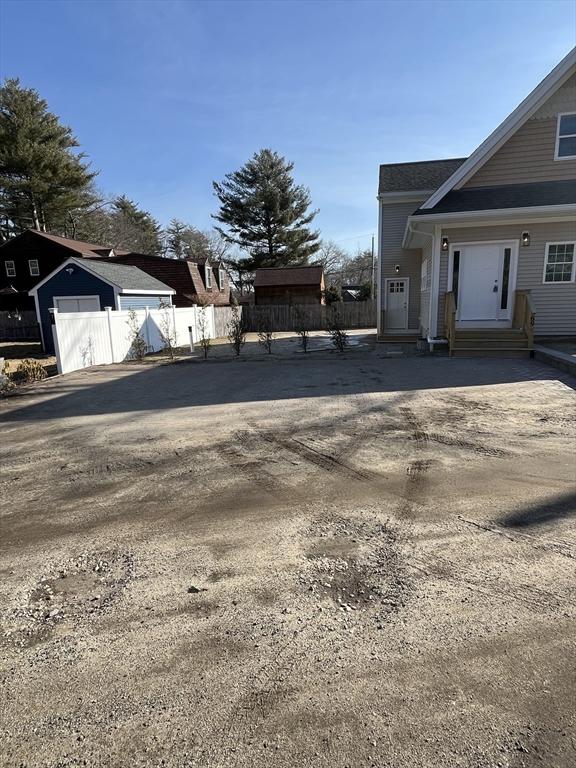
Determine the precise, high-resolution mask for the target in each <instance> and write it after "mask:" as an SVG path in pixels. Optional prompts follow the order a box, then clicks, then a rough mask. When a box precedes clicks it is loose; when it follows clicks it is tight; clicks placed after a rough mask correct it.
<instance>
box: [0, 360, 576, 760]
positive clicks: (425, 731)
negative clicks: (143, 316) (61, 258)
mask: <svg viewBox="0 0 576 768" xmlns="http://www.w3.org/2000/svg"><path fill="white" fill-rule="evenodd" d="M571 385H572V386H574V381H573V380H570V379H569V378H568V377H563V376H562V375H561V374H559V372H558V371H555V370H553V369H551V368H548V367H546V366H543V365H540V364H537V363H535V362H534V361H528V360H527V361H522V360H479V359H474V360H461V359H447V358H444V359H442V358H440V359H439V358H424V357H422V358H420V357H411V358H400V359H391V358H387V357H386V356H385V352H383V351H382V348H381V347H375V348H373V347H371V348H369V349H366V348H364V347H362V346H360V347H359V348H358V349H357V350H355V351H351V352H350V353H347V354H345V355H344V356H337V355H328V354H324V355H323V356H322V355H320V354H318V355H311V356H309V357H303V356H299V357H296V356H294V357H292V358H281V357H278V358H274V357H272V359H261V360H260V359H254V360H247V361H245V362H237V361H228V362H227V361H221V362H219V363H218V364H216V365H210V364H203V363H202V362H181V363H177V364H173V365H160V364H150V363H148V364H144V365H138V364H131V365H118V366H114V367H106V368H95V369H91V370H89V371H82V372H78V373H75V374H70V375H68V376H64V377H57V378H55V379H52V380H50V381H46V382H42V383H41V384H39V385H36V386H34V387H31V388H25V389H22V390H21V391H19V393H18V395H17V396H15V397H10V398H8V399H6V400H5V401H2V402H0V425H1V426H0V429H1V434H2V441H1V443H0V460H1V465H0V466H1V469H0V472H1V478H0V512H1V515H2V516H1V518H0V520H1V530H0V537H1V541H2V551H1V555H0V573H1V576H2V578H1V581H0V625H1V630H2V633H1V638H2V639H1V641H0V656H1V660H2V664H1V671H0V691H1V696H2V702H1V712H2V714H1V716H0V721H1V722H0V728H1V731H2V732H1V750H0V751H1V754H0V764H1V765H2V766H26V767H27V768H31V767H32V766H43V767H46V768H48V767H49V768H57V767H58V768H65V767H66V768H72V766H114V767H115V768H123V767H124V766H126V767H128V766H130V768H132V767H133V766H169V767H174V768H185V767H191V766H196V767H198V768H200V767H202V768H206V767H209V768H217V767H218V768H220V766H222V768H224V767H231V766H235V767H236V766H237V767H238V768H241V767H242V768H248V767H250V768H294V767H295V766H298V768H300V767H301V766H302V767H306V766H314V767H316V766H317V767H318V768H328V767H330V768H344V767H345V766H348V767H349V768H369V767H371V766H374V767H378V768H384V767H385V766H386V767H388V768H408V767H409V766H410V767H412V766H418V768H445V767H446V766H449V767H451V766H461V767H462V768H464V767H466V768H492V767H494V768H495V767H496V766H500V767H505V768H518V767H519V766H545V767H546V768H564V767H565V768H568V766H573V765H574V764H575V761H576V739H575V730H574V726H575V722H574V717H575V711H576V708H575V693H574V691H575V689H576V674H575V669H576V665H575V661H576V654H575V646H576V632H575V629H574V617H575V614H576V593H575V590H574V583H575V582H574V577H575V567H576V533H575V530H574V516H575V499H576V493H575V486H574V481H575V479H576V478H575V468H576V463H575V458H576V457H575V449H574V446H575V445H576V442H575V437H576V428H575V421H574V416H575V404H576V398H575V395H574V391H573V389H572V386H571Z"/></svg>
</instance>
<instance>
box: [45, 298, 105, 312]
mask: <svg viewBox="0 0 576 768" xmlns="http://www.w3.org/2000/svg"><path fill="white" fill-rule="evenodd" d="M54 305H55V307H56V309H57V310H58V312H100V298H99V297H98V296H75V297H71V298H69V297H67V298H61V299H54Z"/></svg>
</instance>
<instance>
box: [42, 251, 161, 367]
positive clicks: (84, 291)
mask: <svg viewBox="0 0 576 768" xmlns="http://www.w3.org/2000/svg"><path fill="white" fill-rule="evenodd" d="M173 293H174V290H173V289H172V288H170V287H169V286H167V285H165V284H164V283H162V282H160V280H157V279H156V278H155V277H152V276H151V275H148V274H146V272H143V271H142V270H141V269H138V267H131V266H128V265H125V264H115V263H110V262H109V261H101V260H91V259H76V258H70V259H68V261H65V262H64V263H63V264H61V265H60V266H59V267H58V268H57V269H55V270H54V271H53V272H51V273H50V274H49V275H48V276H47V277H45V278H44V280H42V281H40V282H39V283H38V284H37V285H36V286H34V288H33V289H32V290H31V291H30V292H29V294H30V296H33V297H34V301H35V304H36V316H37V318H38V323H39V325H40V331H41V335H42V346H43V347H44V351H45V352H53V351H54V342H53V339H52V330H51V325H52V319H51V313H50V310H51V309H57V310H58V312H99V311H101V310H103V309H105V308H106V307H111V308H112V309H114V310H127V309H144V308H145V307H149V308H150V309H155V308H158V307H159V306H160V304H161V303H162V302H164V303H168V304H171V303H172V295H173Z"/></svg>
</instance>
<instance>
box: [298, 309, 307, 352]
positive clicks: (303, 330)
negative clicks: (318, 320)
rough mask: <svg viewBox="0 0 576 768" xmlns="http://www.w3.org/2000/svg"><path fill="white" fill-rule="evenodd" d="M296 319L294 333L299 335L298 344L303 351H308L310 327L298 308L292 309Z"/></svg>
mask: <svg viewBox="0 0 576 768" xmlns="http://www.w3.org/2000/svg"><path fill="white" fill-rule="evenodd" d="M294 315H295V320H296V333H297V334H298V336H300V346H301V347H302V350H303V352H304V353H306V352H308V344H309V343H310V328H309V323H308V322H307V321H306V318H305V317H304V315H303V314H302V312H300V311H299V310H298V309H295V310H294Z"/></svg>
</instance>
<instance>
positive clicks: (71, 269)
mask: <svg viewBox="0 0 576 768" xmlns="http://www.w3.org/2000/svg"><path fill="white" fill-rule="evenodd" d="M66 272H68V274H69V275H71V274H72V272H74V267H68V268H67V269H66Z"/></svg>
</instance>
